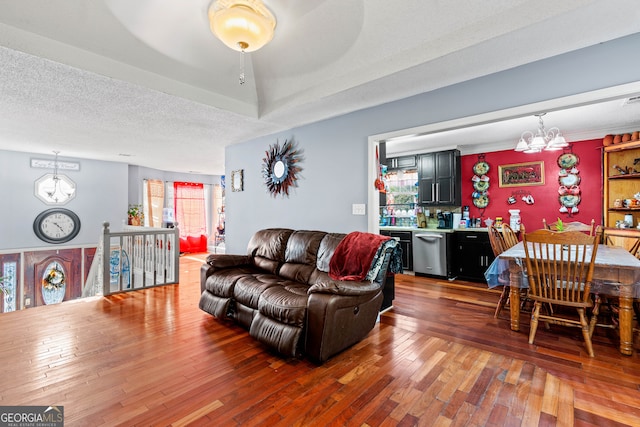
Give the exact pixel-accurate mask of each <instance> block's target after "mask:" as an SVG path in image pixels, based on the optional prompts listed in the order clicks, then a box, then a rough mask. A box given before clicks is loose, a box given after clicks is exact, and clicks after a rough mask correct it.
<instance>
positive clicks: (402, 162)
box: [387, 156, 416, 170]
mask: <svg viewBox="0 0 640 427" xmlns="http://www.w3.org/2000/svg"><path fill="white" fill-rule="evenodd" d="M415 167H416V156H402V157H391V158H388V159H387V169H388V170H394V169H411V168H415Z"/></svg>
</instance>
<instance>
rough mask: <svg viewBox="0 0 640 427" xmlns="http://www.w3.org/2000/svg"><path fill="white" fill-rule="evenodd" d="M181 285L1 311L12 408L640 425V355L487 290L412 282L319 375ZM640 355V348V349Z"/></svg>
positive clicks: (193, 258)
mask: <svg viewBox="0 0 640 427" xmlns="http://www.w3.org/2000/svg"><path fill="white" fill-rule="evenodd" d="M205 256H206V255H205V254H197V255H185V256H182V257H181V258H180V264H181V271H180V277H181V281H180V285H171V286H165V287H158V288H153V289H150V290H145V291H136V292H130V293H126V294H123V295H117V296H111V297H107V298H100V297H96V298H90V299H85V300H77V301H71V302H65V303H62V304H57V305H54V306H45V307H37V308H32V309H28V310H23V311H20V312H15V313H6V314H2V315H0V342H1V347H0V378H1V381H0V405H63V406H64V411H65V422H66V424H65V425H68V426H118V425H122V426H169V425H170V426H185V425H190V426H211V425H216V426H235V425H242V426H325V425H326V426H413V425H425V426H455V425H469V426H503V425H507V426H553V425H558V426H571V425H576V426H625V425H627V426H637V425H640V391H639V388H638V387H639V386H640V364H639V356H638V354H635V353H634V355H632V356H630V357H627V356H622V355H620V354H619V353H618V351H617V346H616V336H615V331H614V330H612V329H598V330H597V331H596V335H595V336H594V350H595V353H596V357H595V358H593V359H592V358H589V357H588V356H587V355H586V353H585V350H584V345H583V342H582V339H581V336H580V332H579V330H577V329H575V330H574V329H567V328H560V327H554V330H553V331H546V330H545V329H544V327H542V326H541V327H540V328H539V331H538V334H537V336H536V344H535V345H529V344H528V343H527V334H528V329H529V328H528V323H527V320H526V316H523V319H522V320H523V322H522V323H523V325H522V330H521V331H520V332H513V331H511V330H510V329H509V319H508V310H505V311H504V312H503V314H502V316H501V318H499V319H494V318H493V311H494V308H495V303H496V301H497V299H498V295H499V293H498V292H496V291H491V290H488V289H486V286H484V285H481V284H473V283H469V282H461V281H454V282H449V281H446V280H444V281H440V280H433V279H425V278H416V277H413V276H409V275H401V276H397V280H396V299H395V301H394V307H393V308H392V309H391V310H389V311H387V312H385V313H384V314H382V315H381V316H380V322H379V324H378V325H376V327H375V328H374V330H373V331H372V332H371V333H370V334H369V335H368V336H367V338H366V339H365V340H363V341H362V342H360V343H358V344H356V345H355V346H354V347H352V348H350V349H348V350H346V351H345V352H343V353H341V354H339V355H337V356H336V357H334V358H332V359H330V360H329V361H327V362H326V363H325V364H323V365H321V366H317V365H315V364H313V363H311V362H309V361H307V360H304V359H303V360H297V359H283V358H281V357H279V356H278V355H276V354H273V353H271V352H270V351H268V350H267V349H266V348H265V347H263V346H262V345H261V344H259V343H257V342H256V341H254V340H253V339H252V338H251V337H249V335H248V333H247V332H246V331H245V330H244V329H242V328H240V327H238V326H235V325H233V324H231V323H228V322H221V321H218V320H217V319H215V318H213V317H212V316H210V315H208V314H206V313H204V312H202V311H200V310H199V309H198V298H199V268H200V265H201V263H202V260H203V259H204V257H205ZM638 349H639V346H637V345H636V351H637V350H638Z"/></svg>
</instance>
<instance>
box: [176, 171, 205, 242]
mask: <svg viewBox="0 0 640 427" xmlns="http://www.w3.org/2000/svg"><path fill="white" fill-rule="evenodd" d="M173 188H174V190H175V195H174V197H175V206H176V221H177V222H178V228H179V229H180V237H187V236H200V235H203V234H206V231H207V227H206V213H205V198H204V184H201V183H194V182H174V183H173Z"/></svg>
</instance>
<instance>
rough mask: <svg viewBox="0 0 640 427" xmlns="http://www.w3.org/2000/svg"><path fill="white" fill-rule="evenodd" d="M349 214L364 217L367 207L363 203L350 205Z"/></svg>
mask: <svg viewBox="0 0 640 427" xmlns="http://www.w3.org/2000/svg"><path fill="white" fill-rule="evenodd" d="M351 213H352V214H353V215H366V214H367V205H365V204H364V203H354V204H353V205H351Z"/></svg>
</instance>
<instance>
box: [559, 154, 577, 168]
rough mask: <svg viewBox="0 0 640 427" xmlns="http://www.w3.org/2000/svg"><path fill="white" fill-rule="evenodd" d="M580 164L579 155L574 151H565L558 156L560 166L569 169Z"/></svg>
mask: <svg viewBox="0 0 640 427" xmlns="http://www.w3.org/2000/svg"><path fill="white" fill-rule="evenodd" d="M577 164H578V156H576V155H575V154H573V153H564V154H561V155H560V156H559V157H558V166H560V167H561V168H562V169H569V168H572V167H574V166H575V165H577Z"/></svg>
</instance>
